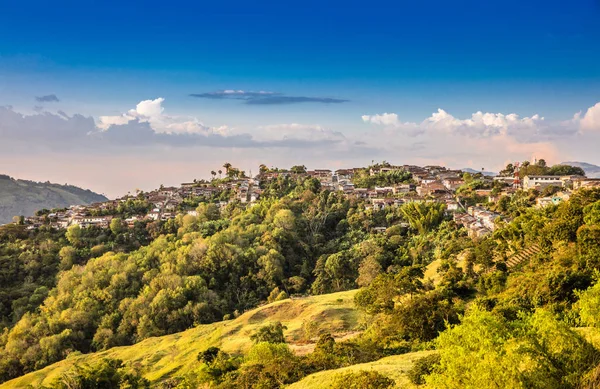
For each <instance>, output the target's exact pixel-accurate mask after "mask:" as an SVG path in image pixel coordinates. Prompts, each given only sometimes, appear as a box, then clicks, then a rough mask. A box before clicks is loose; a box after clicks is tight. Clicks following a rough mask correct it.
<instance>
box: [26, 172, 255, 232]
mask: <svg viewBox="0 0 600 389" xmlns="http://www.w3.org/2000/svg"><path fill="white" fill-rule="evenodd" d="M224 191H229V195H230V196H228V199H229V200H231V199H238V200H239V201H240V202H242V203H252V202H255V201H256V200H258V198H259V196H260V194H261V193H262V191H261V189H260V188H259V187H258V185H257V183H256V182H255V180H254V179H251V178H242V179H237V180H231V181H229V182H225V183H219V184H217V185H214V186H213V185H211V184H206V183H196V182H194V183H183V184H181V186H180V187H162V186H161V187H160V188H159V189H156V190H153V191H151V192H143V193H141V194H140V195H138V196H136V197H134V196H130V195H127V196H124V197H122V198H119V199H116V200H109V201H105V202H101V203H94V204H90V205H74V206H71V207H69V208H67V209H65V210H61V211H57V212H53V213H49V214H44V215H40V216H31V217H27V218H25V224H26V225H27V227H26V228H27V229H35V228H38V227H40V226H42V225H44V224H49V225H50V226H51V227H54V228H67V227H69V226H71V225H79V226H80V227H82V228H86V227H100V228H108V227H109V226H110V222H111V220H112V219H113V216H111V214H114V213H115V210H117V209H118V207H119V205H120V204H121V203H125V202H126V201H127V200H130V199H139V198H140V196H141V198H143V199H144V200H146V201H147V202H148V203H149V204H150V205H151V208H150V210H149V211H147V212H146V213H142V214H139V215H134V216H131V217H129V218H127V219H125V220H124V222H125V223H127V225H128V226H129V227H133V225H134V224H135V222H137V221H144V220H151V221H154V220H163V221H164V220H168V219H172V218H174V217H175V216H177V213H178V212H179V211H180V210H181V209H182V203H183V202H184V201H185V199H188V198H190V197H205V198H207V199H214V197H215V196H218V195H219V194H221V193H223V192H224ZM216 204H217V205H218V206H220V207H224V206H226V205H227V204H228V201H217V202H216ZM188 213H189V214H194V213H195V211H193V210H191V211H188Z"/></svg>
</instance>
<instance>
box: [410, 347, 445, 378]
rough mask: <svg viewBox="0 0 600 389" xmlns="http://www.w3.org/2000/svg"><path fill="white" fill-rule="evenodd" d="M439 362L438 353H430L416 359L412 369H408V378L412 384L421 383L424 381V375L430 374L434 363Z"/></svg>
mask: <svg viewBox="0 0 600 389" xmlns="http://www.w3.org/2000/svg"><path fill="white" fill-rule="evenodd" d="M439 363H440V355H439V354H431V355H428V356H426V357H423V358H420V359H417V360H416V361H415V364H414V365H413V367H412V369H410V370H409V371H408V378H409V379H410V381H411V382H412V383H413V384H416V385H423V384H424V383H425V376H426V375H429V374H431V373H432V372H433V368H434V367H435V365H437V364H439Z"/></svg>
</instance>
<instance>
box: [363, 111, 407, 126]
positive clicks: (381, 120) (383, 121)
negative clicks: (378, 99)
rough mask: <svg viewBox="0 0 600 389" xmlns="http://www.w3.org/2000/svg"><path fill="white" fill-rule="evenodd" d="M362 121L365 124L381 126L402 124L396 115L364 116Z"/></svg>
mask: <svg viewBox="0 0 600 389" xmlns="http://www.w3.org/2000/svg"><path fill="white" fill-rule="evenodd" d="M362 120H363V122H365V123H373V124H379V125H382V126H393V127H396V126H399V125H401V124H402V123H401V122H400V119H399V118H398V115H397V114H395V113H382V114H378V115H363V116H362Z"/></svg>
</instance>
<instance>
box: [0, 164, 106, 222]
mask: <svg viewBox="0 0 600 389" xmlns="http://www.w3.org/2000/svg"><path fill="white" fill-rule="evenodd" d="M107 200H108V199H107V198H106V196H104V195H101V194H98V193H95V192H93V191H91V190H89V189H83V188H80V187H77V186H74V185H61V184H54V183H50V182H49V181H47V182H36V181H29V180H22V179H17V178H13V177H11V176H8V175H6V174H0V225H1V224H6V223H10V222H11V221H12V218H13V217H14V216H31V215H33V214H34V213H35V212H36V211H38V210H40V209H44V208H46V209H52V208H64V207H68V206H71V205H85V204H90V203H95V202H101V201H107Z"/></svg>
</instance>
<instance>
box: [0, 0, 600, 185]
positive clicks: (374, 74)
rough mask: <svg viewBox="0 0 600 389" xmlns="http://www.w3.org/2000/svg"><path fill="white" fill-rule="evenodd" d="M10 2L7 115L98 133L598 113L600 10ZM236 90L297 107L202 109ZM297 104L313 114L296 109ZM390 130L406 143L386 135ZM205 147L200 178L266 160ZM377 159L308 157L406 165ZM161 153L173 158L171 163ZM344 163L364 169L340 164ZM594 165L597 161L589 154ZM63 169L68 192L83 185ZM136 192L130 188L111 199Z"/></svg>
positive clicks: (231, 103) (510, 5)
mask: <svg viewBox="0 0 600 389" xmlns="http://www.w3.org/2000/svg"><path fill="white" fill-rule="evenodd" d="M5 3H6V4H3V6H2V12H1V13H0V36H2V37H3V38H4V39H0V106H11V107H12V110H14V111H16V112H19V113H21V114H27V115H32V114H35V112H36V111H34V107H36V106H37V107H38V108H36V109H37V111H38V112H41V111H42V109H43V110H44V111H46V112H49V113H51V114H56V112H57V111H59V110H60V111H63V112H65V113H66V114H67V115H69V117H70V116H72V115H74V114H81V115H83V116H86V117H93V118H94V120H95V122H96V123H99V121H100V119H99V118H100V117H101V116H111V115H113V116H114V115H116V116H118V115H123V114H125V113H126V112H127V111H128V110H130V109H133V108H135V106H136V104H138V103H139V102H141V101H144V100H154V99H157V98H159V97H160V98H163V99H164V101H163V102H162V108H163V109H164V112H165V113H168V115H170V116H169V118H168V121H169V123H172V122H173V121H174V120H176V119H174V118H173V117H178V118H181V117H186V118H194V119H193V120H196V121H199V122H201V123H202V124H203V125H204V126H206V128H208V127H210V128H217V127H219V128H220V127H222V126H227V127H228V128H230V129H231V130H230V132H229V133H228V135H232V134H237V135H239V134H249V135H250V136H252V137H254V138H257V139H259V138H261V137H262V138H264V137H265V136H266V135H265V134H263V133H261V131H262V132H264V128H265V127H268V126H275V125H282V126H283V125H288V127H285V128H286V129H287V130H289V131H292V130H290V129H291V128H299V127H289V125H290V124H295V125H303V126H313V127H312V128H315V127H318V128H320V129H321V130H324V131H331V132H332V133H337V132H339V133H342V134H343V135H344V136H345V137H346V138H347V143H356V142H359V143H362V142H367V141H366V140H365V139H363V138H373V137H375V138H377V139H379V140H381V139H382V137H390V138H394V139H396V138H402V137H403V136H404V135H406V133H405V132H402V131H404V130H405V129H406V128H405V127H403V126H402V123H405V122H410V123H417V124H418V123H421V122H422V121H423V120H425V119H426V118H428V117H430V116H431V115H432V113H434V112H437V110H438V108H441V109H443V110H444V111H445V112H449V113H450V114H451V115H453V117H456V118H460V119H461V120H464V119H468V118H470V117H471V115H472V114H473V113H475V112H478V111H482V112H483V113H502V114H503V115H508V114H512V113H514V114H518V115H519V116H520V117H532V116H533V115H535V114H539V115H540V116H543V117H544V118H545V121H546V123H549V122H552V123H562V122H564V121H568V120H571V119H572V118H573V116H574V115H575V114H576V113H577V112H579V111H581V112H582V116H584V115H585V114H586V113H587V110H588V109H590V108H591V107H594V106H595V104H596V103H597V102H599V101H600V39H599V38H600V23H599V17H600V1H598V0H583V1H573V2H565V1H526V2H524V1H513V0H509V1H454V2H448V1H410V2H409V1H369V2H365V1H361V2H359V1H345V2H338V1H327V2H323V1H312V0H309V1H285V2H284V1H256V2H248V1H219V2H214V1H211V2H207V1H198V2H179V1H172V2H169V3H164V2H161V3H153V2H120V1H119V2H117V1H76V2H75V1H63V2H60V3H59V4H57V3H56V2H48V1H21V2H16V1H13V2H5ZM223 90H243V91H244V92H245V93H247V92H258V91H267V92H273V93H278V94H281V95H279V96H285V97H286V99H287V98H292V99H288V100H286V101H287V102H288V104H247V100H239V99H232V98H224V99H208V98H193V97H190V96H189V95H190V94H205V93H211V92H218V91H223ZM45 95H56V96H57V97H58V100H59V101H58V102H47V103H46V102H45V103H44V104H39V102H36V101H35V97H36V96H38V97H39V96H45ZM297 98H303V99H306V98H309V100H310V101H309V102H306V101H305V100H304V102H296V103H290V101H292V100H293V101H298V99H297ZM324 99H329V100H328V101H331V99H333V100H335V101H338V100H340V102H335V103H331V102H327V103H324ZM341 100H347V101H344V102H341ZM383 113H395V114H397V115H398V116H399V118H400V119H399V120H398V121H397V122H394V123H392V124H391V125H390V123H387V124H383V125H382V124H379V125H378V124H377V123H373V122H368V121H365V120H364V119H362V120H361V117H362V115H368V116H372V115H377V114H383ZM592 113H593V112H592ZM38 114H41V113H38ZM142 116H143V115H142ZM593 117H595V116H593V115H591V114H590V115H589V116H588V118H593ZM131 118H132V119H131V120H132V121H139V120H142V121H144V119H143V118H142V119H140V116H135V115H134V116H132V117H131ZM166 120H167V119H165V118H163V119H161V121H160V122H161V123H163V124H164V123H165V121H166ZM186 120H187V119H186ZM590 120H591V119H589V120H588V121H587V123H591V121H590ZM42 122H43V121H42ZM150 122H152V121H150ZM156 123H158V121H154V123H151V126H153V128H154V129H155V130H156V131H170V130H165V129H164V128H163V129H158V128H157V127H156V126H157V125H158V124H156ZM1 125H2V123H0V126H1ZM390 126H391V127H393V128H394V129H395V130H396V131H400V134H398V133H393V132H390V131H386V130H385V128H386V127H390ZM486 126H487V125H486ZM590 126H592V125H591V124H588V125H587V128H592V127H590ZM546 127H552V130H548V131H549V132H552V134H553V136H554V137H555V138H553V139H549V138H548V137H547V132H548V131H546V132H543V131H537V132H535V133H532V134H530V135H531V136H529V137H528V139H520V138H519V137H518V136H514V134H513V135H511V136H512V137H513V138H515V139H516V142H519V143H520V144H523V143H526V142H529V144H537V143H540V142H553V144H554V146H556V145H557V144H558V143H557V142H558V141H557V140H556V136H558V135H561V134H562V132H561V131H562V129H560V128H558V129H557V125H555V124H552V125H547V126H546ZM203 128H204V127H203ZM205 130H206V129H205ZM388 130H389V128H388ZM518 131H520V130H518ZM221 132H222V131H221ZM276 132H277V131H276V130H273V131H270V134H271V135H273V133H276ZM281 132H284V133H285V131H283V130H282V131H281ZM413 132H414V131H413ZM416 132H417V133H419V134H421V132H424V131H416ZM459 132H460V131H459ZM564 132H565V133H569V134H571V133H574V130H573V129H565V130H564ZM483 133H485V134H487V133H489V131H485V130H484V131H483ZM32 134H33V133H32ZM286 134H287V133H286ZM310 134H311V133H310V132H309V133H308V135H307V134H304V135H303V136H309V135H310ZM536 134H538V135H539V134H542V135H541V138H540V139H539V140H536V139H532V138H531V137H532V136H533V135H536ZM5 135H6V134H5ZM275 135H276V134H275ZM463 135H464V134H463ZM32 136H33V135H32ZM290 136H291V135H289V134H288V135H287V137H288V139H289V138H290ZM436 136H437V135H436ZM477 136H481V134H477ZM424 137H425V138H424V139H418V140H417V139H413V137H408V138H407V139H402V142H401V143H402V145H406V144H407V143H411V142H412V143H411V146H414V147H412V149H411V150H412V152H410V153H409V152H408V151H406V152H405V153H404V154H405V155H407V158H415V159H421V158H423V156H422V155H419V154H418V152H417V151H415V150H416V149H418V147H416V146H415V145H417V146H419V147H420V145H423V144H425V145H428V140H430V139H432V138H433V137H434V135H432V134H429V135H427V134H425V135H424ZM34 138H35V136H34ZM262 138H261V139H262ZM359 138H360V139H359ZM547 138H548V139H547ZM573 139H574V138H573ZM573 139H571V138H570V140H569V142H571V143H573V142H574V143H573V145H572V146H571V148H570V149H569V150H571V151H570V154H567V155H565V158H566V157H575V155H573V153H574V150H577V147H576V146H577V145H579V144H580V143H577V142H575V140H573ZM17 140H18V141H24V140H27V139H17ZM29 140H31V141H35V139H29ZM350 140H351V141H350ZM384 140H387V139H384ZM455 140H456V144H457V146H458V145H460V143H461V142H459V141H458V140H457V139H455ZM491 141H493V140H492V139H490V142H491ZM561 141H564V139H561ZM578 142H581V141H580V140H578ZM367 143H368V142H367ZM376 143H377V142H376ZM380 143H389V142H380ZM163 146H164V145H163ZM201 146H202V145H200V146H198V147H199V150H200V149H202V147H201ZM52 147H54V146H50V145H48V147H47V148H46V149H48V152H55V151H56V150H54V149H52ZM261 147H262V146H260V147H259V146H257V148H258V149H260V148H261ZM277 147H278V149H277V150H272V147H270V146H269V147H267V148H265V149H264V150H262V151H259V153H261V154H262V155H265V153H264V151H265V150H267V151H269V154H266V155H268V156H272V157H273V162H272V163H283V164H285V163H287V162H288V161H289V162H292V160H291V159H289V158H287V159H286V156H289V155H296V154H297V153H296V151H295V150H293V149H292V150H283V146H281V147H280V146H277ZM532 147H533V148H534V149H535V146H532ZM204 148H209V149H211V150H212V151H211V150H204V149H202V150H201V151H202V153H201V154H206V155H207V157H206V159H205V160H202V161H199V165H201V166H204V165H208V164H210V158H212V157H210V158H209V157H208V156H209V155H212V154H211V152H214V153H216V155H220V156H222V155H225V156H231V159H232V160H236V158H237V160H236V161H239V163H240V164H242V165H245V164H248V165H250V164H253V163H255V162H256V161H257V159H256V158H255V157H254V156H251V157H250V156H248V155H247V154H244V153H243V152H240V151H239V150H238V147H235V143H234V146H232V147H229V146H228V145H227V144H226V143H224V144H222V145H221V144H220V145H219V150H218V153H217V152H216V151H214V148H215V146H214V145H213V144H210V145H206V146H205V147H204ZM372 148H373V158H369V157H368V156H367V154H368V150H362V151H356V150H351V149H347V150H346V154H343V153H342V151H341V150H339V151H340V154H339V155H338V154H336V155H332V156H330V157H324V155H325V154H319V155H314V156H313V155H309V158H313V159H314V160H315V161H322V163H324V164H328V165H335V164H338V163H342V162H347V163H352V162H356V163H359V162H363V161H364V160H368V161H370V160H371V159H378V158H379V157H380V156H382V157H390V156H394V155H395V154H394V152H393V150H389V149H388V150H382V148H381V146H380V145H375V144H374V145H372ZM11 149H13V147H11ZM375 149H377V150H379V151H381V152H380V153H378V152H375ZM523 149H524V150H526V149H527V148H526V147H525V148H523ZM132 150H133V149H131V150H128V151H126V152H125V151H120V152H119V153H116V152H114V150H111V155H113V156H114V155H116V156H117V157H119V156H124V155H126V156H129V155H131V154H132V153H135V152H136V151H135V150H138V148H136V149H135V150H134V151H132ZM161 150H163V151H161V153H163V154H161V155H163V156H164V158H171V157H173V155H172V154H170V153H169V151H168V150H166V149H164V148H163V149H161ZM542 150H545V149H543V148H542ZM255 151H256V150H255ZM462 151H464V153H463V152H462ZM462 151H461V153H457V154H456V156H455V157H454V159H451V161H452V163H460V160H459V156H461V155H462V156H463V158H464V165H465V166H466V165H467V163H468V162H469V161H471V162H470V163H473V164H478V163H479V164H483V163H485V164H486V165H490V166H494V167H496V166H498V165H501V164H502V163H504V161H505V160H506V158H511V157H512V155H511V156H506V157H505V156H496V157H494V158H491V157H490V158H482V156H477V155H469V153H468V151H469V150H462ZM187 152H189V153H190V154H193V155H197V154H198V152H196V151H194V152H193V151H190V150H188V151H187ZM361 152H364V155H363V154H361ZM436 152H437V153H438V154H441V153H443V152H444V150H436ZM533 152H535V150H534V151H533ZM228 153H230V154H228ZM305 153H306V152H303V154H302V155H305ZM347 153H351V155H361V157H360V158H356V159H351V158H347V159H344V158H342V157H340V155H341V156H347V155H348V154H347ZM518 153H519V152H515V154H514V157H520V155H519V154H518ZM520 153H524V151H520ZM178 154H181V153H179V152H178ZM430 154H431V153H430ZM40 155H44V154H43V153H42V152H41V151H40ZM593 156H594V154H593V153H591V152H590V154H589V156H588V155H587V154H584V155H583V156H582V157H587V158H588V159H589V158H593ZM561 157H562V155H560V154H558V155H556V158H557V159H560V158H561ZM40 158H41V157H40ZM361 158H362V159H361ZM428 158H429V157H428ZM298 159H300V156H298ZM388 159H390V158H388ZM294 161H295V160H294ZM267 162H269V161H267ZM398 162H402V161H398ZM556 162H560V161H556ZM590 162H596V163H600V160H595V161H594V160H592V161H590ZM57 166H58V167H59V168H60V169H63V171H62V173H63V174H64V176H65V177H66V178H67V179H71V177H72V179H74V180H80V178H78V177H80V176H82V175H83V174H82V173H77V172H71V171H70V170H68V168H67V167H66V166H64V167H61V166H63V165H57ZM211 168H213V166H206V168H205V169H204V170H207V171H210V170H211ZM27 169H29V168H19V169H15V168H12V171H13V172H14V173H19V174H22V175H26V176H29V177H33V176H35V173H34V172H35V171H39V169H37V170H36V168H35V166H32V167H31V171H30V170H27ZM9 170H11V167H10V166H9ZM59 173H60V172H59ZM40 174H42V173H40ZM55 177H57V179H58V174H56V175H55ZM35 178H37V177H35ZM39 178H40V179H42V178H43V177H39ZM63 181H64V180H63ZM124 182H127V181H125V180H124ZM85 183H86V184H88V183H89V182H85ZM115 185H117V184H115ZM125 189H127V188H125V187H124V184H118V187H116V186H114V187H113V186H111V187H110V189H109V190H110V191H111V193H112V191H118V190H121V191H123V190H125Z"/></svg>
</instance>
